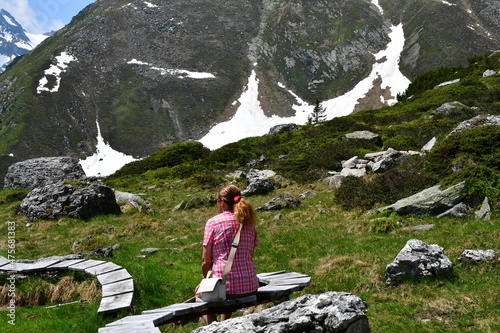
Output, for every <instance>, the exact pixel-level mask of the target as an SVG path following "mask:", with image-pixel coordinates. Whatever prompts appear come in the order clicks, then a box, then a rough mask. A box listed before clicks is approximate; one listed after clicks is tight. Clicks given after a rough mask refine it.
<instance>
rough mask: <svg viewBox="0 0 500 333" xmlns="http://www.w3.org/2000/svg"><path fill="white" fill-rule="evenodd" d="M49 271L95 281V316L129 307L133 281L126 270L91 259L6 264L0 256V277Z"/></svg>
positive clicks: (106, 262)
mask: <svg viewBox="0 0 500 333" xmlns="http://www.w3.org/2000/svg"><path fill="white" fill-rule="evenodd" d="M53 270H70V271H76V272H85V273H87V274H89V275H93V276H95V277H97V280H98V281H99V283H100V284H101V286H102V298H101V303H100V305H99V309H98V310H97V311H98V312H99V313H106V312H114V311H118V310H121V309H126V308H129V307H130V305H131V304H132V297H133V295H134V280H133V279H132V276H131V275H130V274H129V273H128V272H127V270H125V269H123V268H122V267H121V266H118V265H116V264H114V263H112V262H109V261H102V260H93V259H89V260H86V259H70V260H65V259H61V258H58V257H52V258H43V259H38V260H22V261H9V260H7V259H6V258H5V257H2V256H0V274H29V273H34V272H42V271H53Z"/></svg>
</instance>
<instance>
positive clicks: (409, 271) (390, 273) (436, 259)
mask: <svg viewBox="0 0 500 333" xmlns="http://www.w3.org/2000/svg"><path fill="white" fill-rule="evenodd" d="M452 273H453V264H452V263H451V261H450V259H448V257H447V256H446V255H445V254H444V252H443V248H442V247H440V246H438V245H436V244H432V245H428V244H426V243H425V242H423V241H420V240H418V239H410V240H409V241H408V242H407V243H406V245H405V246H404V247H403V249H402V250H401V251H400V252H399V253H398V255H397V256H396V259H394V261H393V262H392V263H390V264H389V265H387V267H386V278H387V280H386V283H387V284H388V285H391V284H396V283H398V282H400V281H401V280H402V279H405V278H406V279H416V280H419V279H420V278H423V277H431V276H432V277H443V276H449V275H451V274H452Z"/></svg>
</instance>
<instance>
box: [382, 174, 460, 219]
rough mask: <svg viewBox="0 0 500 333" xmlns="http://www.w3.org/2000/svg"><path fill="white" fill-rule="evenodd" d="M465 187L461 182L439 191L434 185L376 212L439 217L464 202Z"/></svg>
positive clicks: (437, 186)
mask: <svg viewBox="0 0 500 333" xmlns="http://www.w3.org/2000/svg"><path fill="white" fill-rule="evenodd" d="M466 186H467V184H466V182H461V183H458V184H456V185H453V186H451V187H449V188H447V189H446V190H443V191H441V190H440V189H439V187H440V186H439V185H436V186H433V187H430V188H428V189H425V190H423V191H421V192H419V193H417V194H414V195H412V196H410V197H408V198H405V199H401V200H399V201H397V202H396V203H394V204H392V205H389V206H386V207H382V208H378V209H376V211H377V212H379V213H380V212H383V211H386V210H391V211H394V212H396V213H398V214H400V215H439V214H441V213H444V212H446V211H447V210H449V209H451V208H452V207H454V206H455V205H457V204H459V203H460V202H462V201H463V200H464V198H465V190H466Z"/></svg>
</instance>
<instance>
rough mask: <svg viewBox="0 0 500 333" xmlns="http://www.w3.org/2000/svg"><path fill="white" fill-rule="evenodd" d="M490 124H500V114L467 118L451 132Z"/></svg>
mask: <svg viewBox="0 0 500 333" xmlns="http://www.w3.org/2000/svg"><path fill="white" fill-rule="evenodd" d="M489 125H500V116H490V115H479V116H476V117H474V118H472V119H469V120H466V121H464V122H462V123H460V125H458V126H457V127H456V128H455V129H454V130H453V131H451V132H450V134H448V135H451V134H453V133H457V132H460V131H464V130H467V129H470V128H474V127H480V126H489Z"/></svg>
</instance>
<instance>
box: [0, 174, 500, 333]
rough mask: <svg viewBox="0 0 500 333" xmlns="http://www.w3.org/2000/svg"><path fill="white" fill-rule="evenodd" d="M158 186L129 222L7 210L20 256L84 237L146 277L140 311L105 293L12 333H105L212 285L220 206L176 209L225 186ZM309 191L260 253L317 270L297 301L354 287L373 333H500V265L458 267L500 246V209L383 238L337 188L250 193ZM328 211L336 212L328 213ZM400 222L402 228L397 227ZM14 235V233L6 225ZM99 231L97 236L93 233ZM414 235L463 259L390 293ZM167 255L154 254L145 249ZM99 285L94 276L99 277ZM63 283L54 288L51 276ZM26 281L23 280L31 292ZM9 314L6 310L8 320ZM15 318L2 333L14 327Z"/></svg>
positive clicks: (31, 311)
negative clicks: (208, 246) (205, 261)
mask: <svg viewBox="0 0 500 333" xmlns="http://www.w3.org/2000/svg"><path fill="white" fill-rule="evenodd" d="M148 186H149V184H147V183H146V184H144V185H142V188H140V189H138V190H140V191H141V192H143V193H145V194H146V195H145V197H146V198H147V199H148V200H150V201H151V202H152V203H153V208H154V210H155V214H154V215H151V214H147V213H139V212H137V211H134V210H133V211H130V212H127V213H124V214H122V215H120V216H112V215H111V216H100V217H95V218H92V219H90V220H88V221H80V220H75V219H61V220H58V221H38V222H34V223H28V221H27V219H26V218H25V217H22V216H19V215H13V209H12V207H13V206H15V205H16V204H18V203H19V202H14V203H12V204H2V205H0V217H1V218H2V219H3V220H10V221H15V222H16V227H17V232H16V241H17V243H16V257H17V258H19V259H20V258H25V259H36V258H40V257H47V256H50V255H65V254H69V253H71V246H72V244H73V242H74V241H75V240H80V241H81V242H82V248H81V250H82V251H83V252H89V251H90V250H93V249H96V248H98V247H106V246H111V245H114V244H120V248H119V249H117V250H115V251H114V254H113V257H112V258H104V259H105V260H110V261H112V262H114V263H116V264H118V265H121V266H123V267H124V268H126V269H127V270H128V271H129V272H130V274H131V275H132V276H133V277H134V282H135V289H136V290H135V295H134V301H133V306H132V308H131V309H130V310H128V311H122V312H121V313H119V314H115V315H102V314H97V308H98V305H99V302H100V298H99V297H97V298H96V299H94V300H92V302H90V303H83V304H72V305H66V306H62V307H59V308H52V309H45V307H46V306H48V305H53V304H54V303H51V302H48V303H47V304H45V305H39V306H30V307H20V308H18V309H17V310H16V325H15V326H13V327H9V328H8V331H9V332H34V333H36V332H48V331H50V332H96V331H97V330H98V328H99V327H103V326H105V325H106V324H107V323H109V322H112V321H114V320H117V319H119V318H121V317H124V316H126V315H131V314H140V313H141V312H142V311H144V310H148V309H153V308H157V307H162V306H166V305H169V304H173V303H178V302H182V301H184V300H186V299H188V298H190V297H191V296H192V291H193V288H194V286H195V285H196V284H197V283H198V282H199V280H200V279H201V270H200V258H201V240H202V233H203V226H204V223H205V221H206V220H207V219H208V218H209V217H211V216H212V215H214V214H215V213H216V211H215V207H205V208H199V209H194V210H190V211H177V212H173V213H172V212H171V209H172V208H173V207H174V206H175V205H176V204H177V203H179V202H180V201H181V200H182V199H186V198H187V197H188V196H190V195H197V196H204V195H207V194H212V192H213V190H202V189H199V188H196V187H193V186H188V185H187V184H186V183H178V184H176V185H173V184H162V185H158V186H157V187H156V188H154V189H149V188H148ZM306 190H312V191H314V192H316V193H317V195H316V196H313V197H308V198H307V199H304V200H303V201H302V205H301V206H300V207H298V208H295V209H287V210H282V211H281V212H280V213H281V214H283V216H284V218H283V219H281V220H275V219H274V216H275V215H276V214H277V212H261V213H258V224H257V227H258V230H259V237H260V246H259V247H258V248H257V250H256V253H255V262H256V265H257V267H258V271H259V272H270V271H275V270H282V269H285V270H289V271H297V272H300V273H305V274H308V275H309V276H311V277H312V283H311V285H310V286H308V287H307V288H305V289H304V290H303V291H301V292H298V293H295V294H293V297H297V296H299V295H301V294H306V293H310V294H318V293H323V292H326V291H345V292H351V293H354V294H356V295H358V296H360V297H361V298H362V299H363V300H364V301H366V302H367V303H368V306H369V311H368V317H369V322H370V325H371V328H372V330H373V332H401V331H402V330H403V329H404V330H410V331H415V332H444V331H446V332H467V331H470V332H495V331H498V330H499V329H500V327H499V324H498V321H497V318H498V317H499V316H500V306H499V305H500V304H499V299H498V297H497V296H498V294H499V292H500V283H499V281H498V271H499V268H500V266H499V263H498V262H493V263H483V264H478V265H471V264H464V263H460V262H458V260H457V258H458V257H459V256H460V254H461V252H462V251H463V250H465V249H489V248H493V249H495V250H498V248H497V246H498V244H499V243H500V242H499V238H500V232H499V231H498V214H494V216H493V219H492V220H491V221H480V220H476V219H473V218H467V219H451V218H441V219H437V218H434V217H412V216H410V217H396V216H390V217H387V218H386V219H387V220H392V221H393V222H394V225H396V228H395V229H393V231H391V232H377V231H376V230H380V228H376V227H374V225H375V224H376V223H377V222H375V221H373V220H371V219H370V217H365V216H363V215H362V214H361V213H360V212H357V211H351V212H345V211H342V210H341V209H340V208H339V207H338V206H336V205H335V204H334V203H333V192H332V190H330V189H329V188H328V187H327V185H326V184H324V183H321V182H317V183H312V184H310V185H308V186H303V185H297V184H291V185H290V186H289V187H287V188H282V189H279V190H276V191H274V192H273V193H271V194H269V195H266V196H256V197H250V198H249V199H250V200H251V201H252V202H253V203H254V205H255V206H256V207H258V206H260V205H262V204H263V203H265V202H266V201H268V200H269V199H271V198H272V197H274V196H275V195H278V194H281V193H285V192H290V193H294V194H299V193H302V192H305V191H306ZM322 210H328V211H330V213H327V214H320V211H322ZM396 222H399V223H396ZM424 223H433V224H435V227H434V228H433V229H431V230H429V231H411V230H403V229H402V228H401V227H400V226H410V225H418V224H424ZM2 229H3V232H2V234H4V235H6V231H7V229H6V226H2ZM88 236H91V239H90V237H88ZM412 238H417V239H420V240H423V241H425V242H427V243H428V244H438V245H440V246H442V247H443V248H444V251H445V254H446V255H447V256H448V257H449V258H450V260H451V261H452V262H453V263H454V274H453V276H451V277H449V278H446V279H429V280H422V281H420V282H415V281H413V282H412V281H410V282H405V283H402V284H400V285H398V286H386V284H385V266H386V265H387V264H389V263H390V262H392V260H393V259H394V257H395V256H396V255H397V253H398V252H399V251H400V250H401V248H402V247H403V246H404V245H405V243H406V242H407V241H408V240H409V239H412ZM6 245H7V239H6V237H4V239H1V240H0V249H1V251H0V254H2V255H6V249H7V247H6ZM146 247H160V248H164V250H162V251H160V252H157V253H155V254H150V255H147V257H145V258H144V257H142V254H141V252H140V250H141V249H143V248H146ZM87 279H89V280H92V279H94V278H93V277H90V276H88V277H87ZM49 282H53V281H49ZM25 283H28V282H26V281H22V282H18V284H19V285H18V289H19V290H22V288H23V284H25ZM6 314H7V312H5V311H1V312H0V315H2V316H5V315H6ZM199 325H201V324H199V323H198V322H197V321H192V322H188V323H184V324H183V325H181V324H172V325H167V326H164V327H162V329H163V330H164V331H167V329H168V332H190V331H191V330H193V329H194V328H196V327H198V326H199ZM4 327H6V326H5V325H4V323H2V328H1V329H0V331H4Z"/></svg>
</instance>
